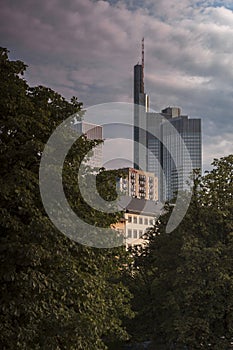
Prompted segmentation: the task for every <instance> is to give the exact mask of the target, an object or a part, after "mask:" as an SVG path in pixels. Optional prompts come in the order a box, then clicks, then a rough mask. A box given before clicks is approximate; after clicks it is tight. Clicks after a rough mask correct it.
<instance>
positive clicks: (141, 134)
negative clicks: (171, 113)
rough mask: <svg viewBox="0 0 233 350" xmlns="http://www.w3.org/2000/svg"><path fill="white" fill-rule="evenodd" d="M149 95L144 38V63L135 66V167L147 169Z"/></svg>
mask: <svg viewBox="0 0 233 350" xmlns="http://www.w3.org/2000/svg"><path fill="white" fill-rule="evenodd" d="M148 108H149V97H148V96H147V95H146V94H145V92H144V39H142V63H141V64H139V63H138V64H136V65H135V66H134V168H135V169H143V170H146V112H147V111H148Z"/></svg>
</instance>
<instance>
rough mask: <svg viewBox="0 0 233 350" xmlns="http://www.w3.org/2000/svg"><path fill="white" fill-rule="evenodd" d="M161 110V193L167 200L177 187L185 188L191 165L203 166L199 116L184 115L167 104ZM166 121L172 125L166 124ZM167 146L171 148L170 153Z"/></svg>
mask: <svg viewBox="0 0 233 350" xmlns="http://www.w3.org/2000/svg"><path fill="white" fill-rule="evenodd" d="M175 110H178V111H179V113H176V112H175ZM168 111H169V113H168ZM173 112H174V113H173ZM162 113H163V114H165V113H166V114H167V115H166V118H167V119H166V120H167V121H164V122H163V123H162V124H161V135H162V141H163V145H162V154H161V162H162V168H163V173H164V181H163V185H162V196H163V199H165V200H170V199H172V198H173V197H174V196H175V194H176V192H177V191H178V190H186V189H188V185H187V183H186V181H187V179H188V178H189V176H190V175H191V174H192V172H193V170H194V169H200V170H201V168H202V138H201V119H200V118H195V119H194V118H189V117H188V116H183V115H181V114H180V109H179V108H174V109H173V108H171V107H169V110H168V109H165V110H163V111H162ZM169 123H170V124H171V125H172V126H173V128H170V127H169ZM180 137H181V139H182V140H183V143H181V140H180ZM184 146H185V147H186V149H187V151H188V152H186V151H185V149H184ZM169 150H173V157H172V156H171V153H170V152H169ZM187 153H188V154H189V157H188V156H187ZM190 160H191V162H190Z"/></svg>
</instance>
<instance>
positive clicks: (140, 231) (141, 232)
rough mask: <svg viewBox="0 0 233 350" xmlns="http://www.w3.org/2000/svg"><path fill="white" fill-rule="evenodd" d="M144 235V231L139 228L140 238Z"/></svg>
mask: <svg viewBox="0 0 233 350" xmlns="http://www.w3.org/2000/svg"><path fill="white" fill-rule="evenodd" d="M142 235H143V231H142V230H139V238H140V237H142Z"/></svg>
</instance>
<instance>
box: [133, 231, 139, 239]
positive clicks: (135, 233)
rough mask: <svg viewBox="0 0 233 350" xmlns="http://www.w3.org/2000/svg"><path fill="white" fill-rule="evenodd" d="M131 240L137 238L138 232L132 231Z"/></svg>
mask: <svg viewBox="0 0 233 350" xmlns="http://www.w3.org/2000/svg"><path fill="white" fill-rule="evenodd" d="M133 238H138V232H137V230H133Z"/></svg>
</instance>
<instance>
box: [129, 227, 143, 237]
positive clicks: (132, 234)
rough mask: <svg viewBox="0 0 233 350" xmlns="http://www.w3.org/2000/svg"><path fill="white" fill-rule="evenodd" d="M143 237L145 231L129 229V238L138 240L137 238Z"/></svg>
mask: <svg viewBox="0 0 233 350" xmlns="http://www.w3.org/2000/svg"><path fill="white" fill-rule="evenodd" d="M142 235H143V231H142V230H131V229H128V232H127V238H134V239H137V238H141V237H142Z"/></svg>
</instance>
